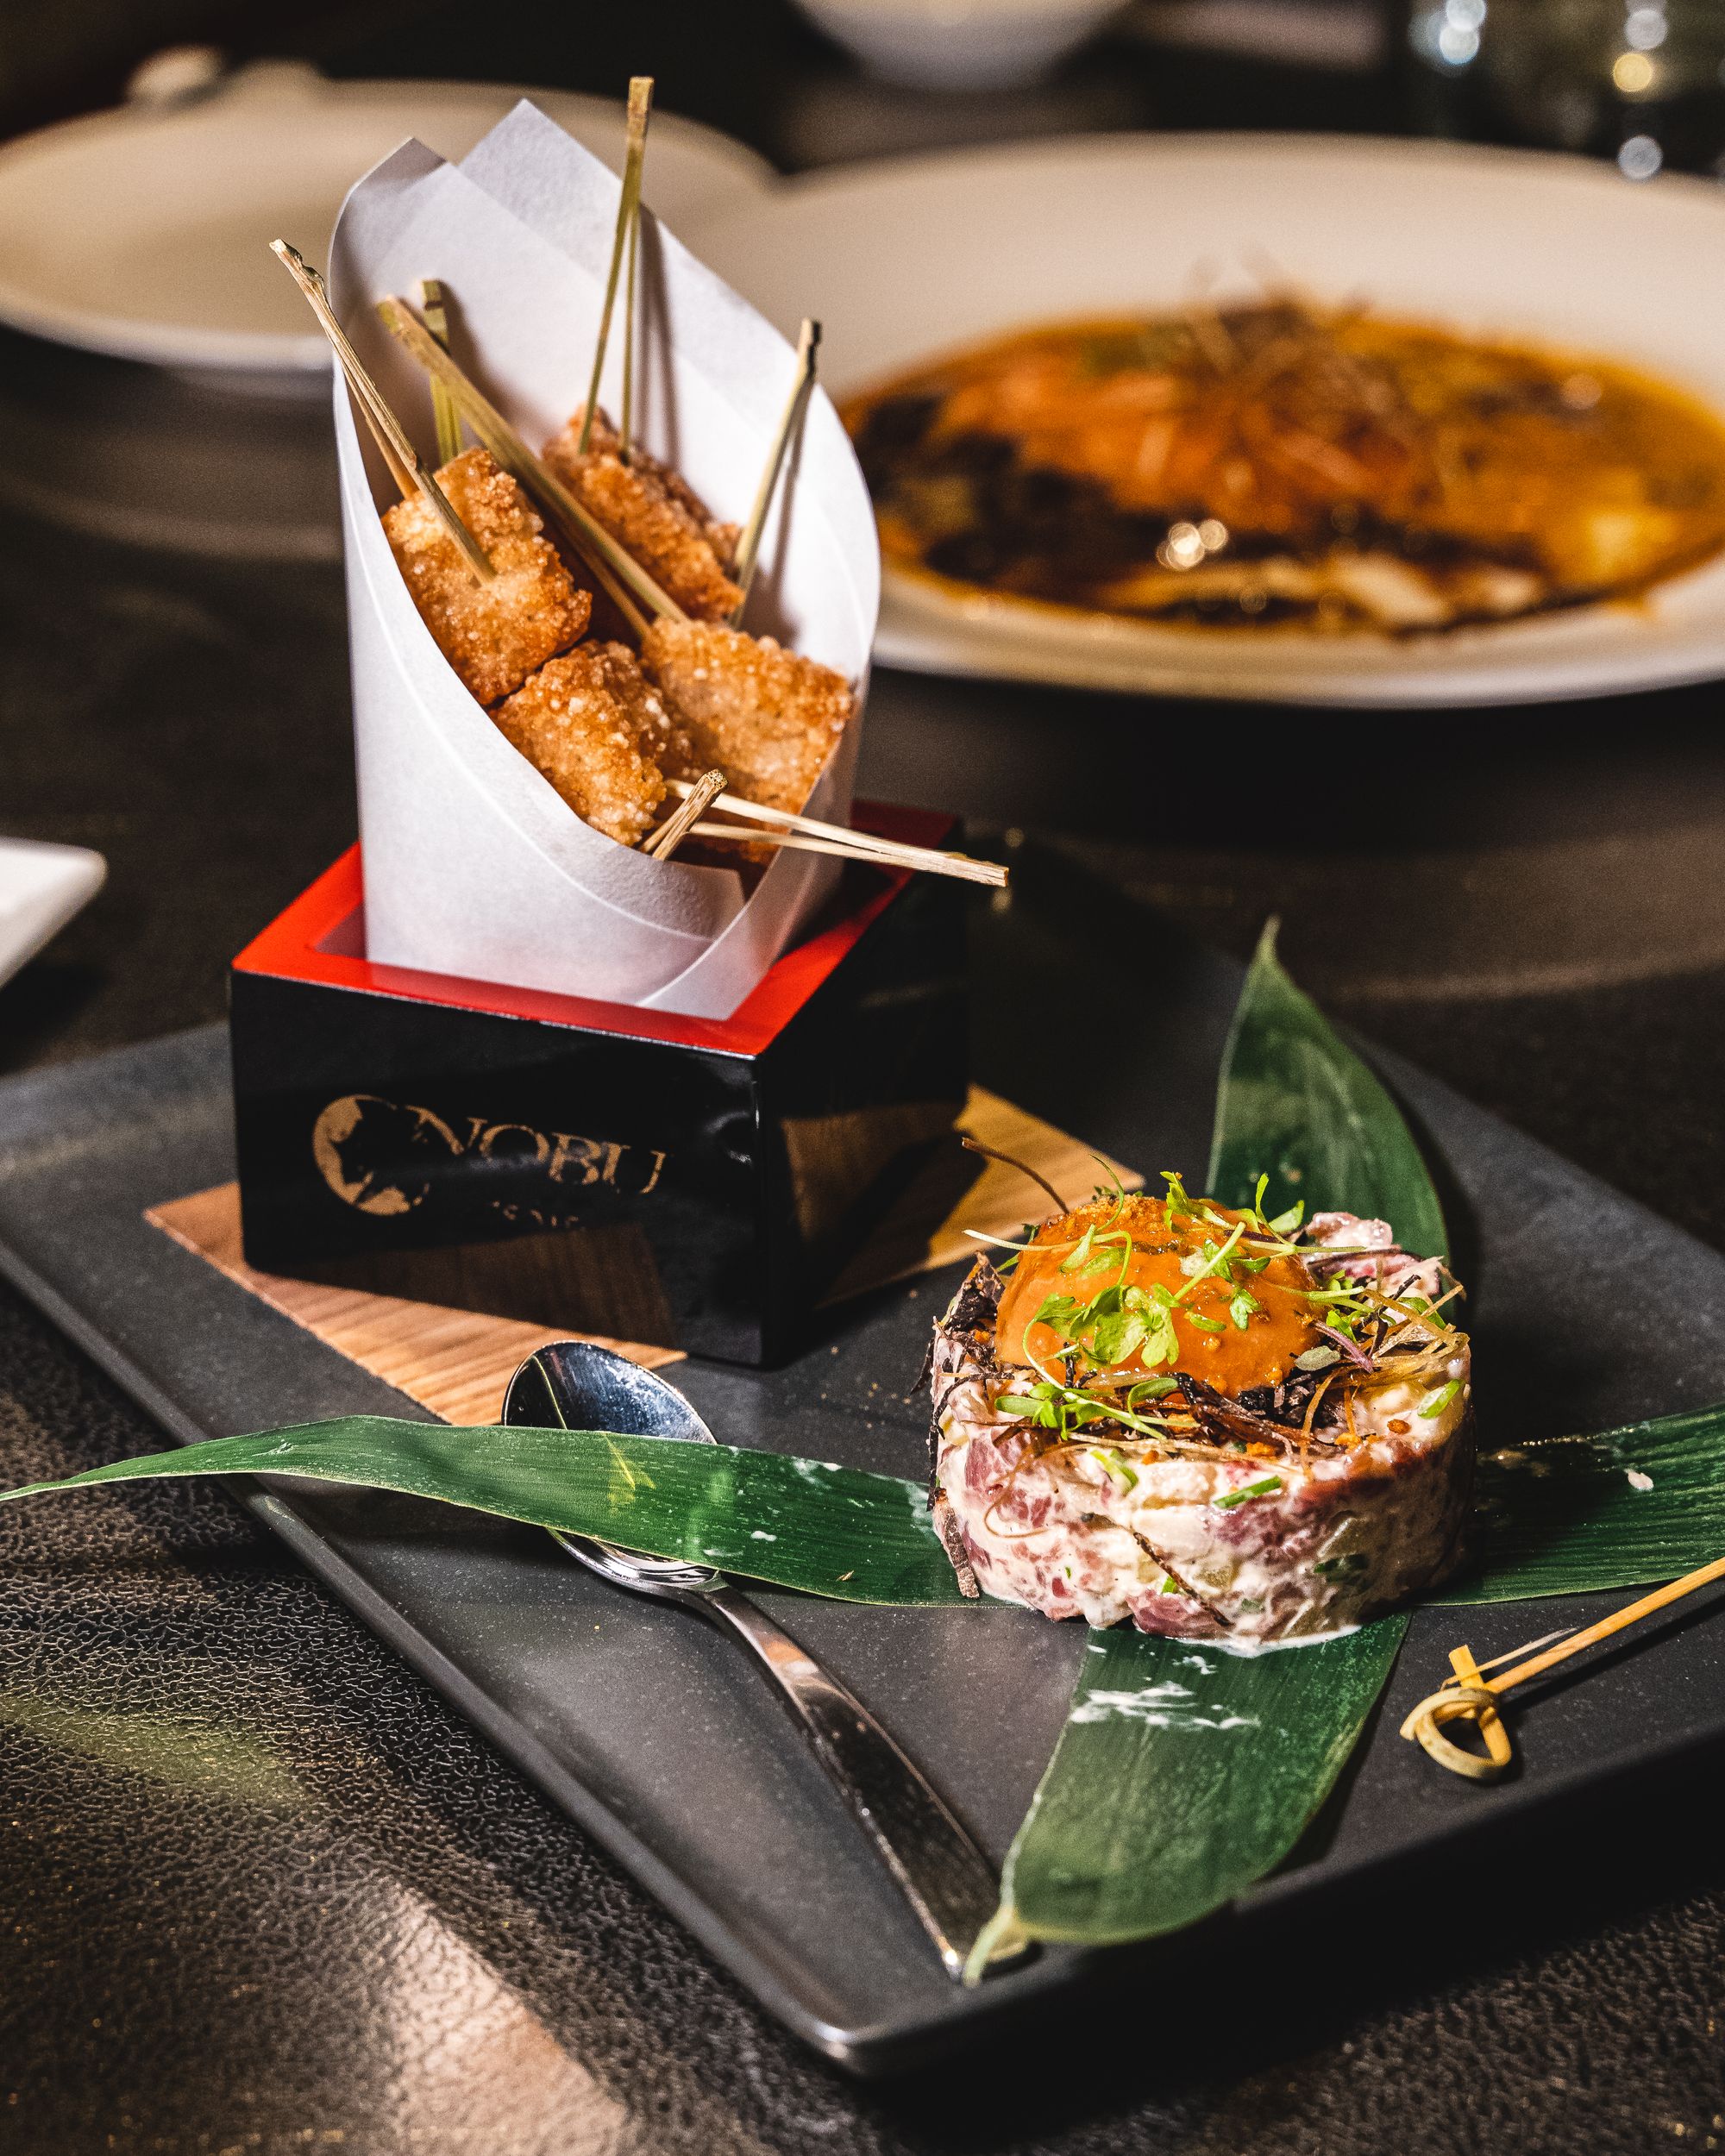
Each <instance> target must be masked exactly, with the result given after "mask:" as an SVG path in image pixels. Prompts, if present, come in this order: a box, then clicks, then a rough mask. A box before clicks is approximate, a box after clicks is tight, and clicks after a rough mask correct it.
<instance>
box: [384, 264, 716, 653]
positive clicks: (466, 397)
mask: <svg viewBox="0 0 1725 2156" xmlns="http://www.w3.org/2000/svg"><path fill="white" fill-rule="evenodd" d="M378 313H379V314H380V316H381V317H382V318H383V323H384V327H385V328H386V329H387V330H388V331H389V333H390V335H392V337H394V338H395V339H396V340H397V341H398V342H399V343H401V344H404V345H405V347H406V348H407V349H408V351H409V352H410V353H411V354H412V355H413V357H414V358H415V359H416V360H418V362H419V364H420V365H421V367H423V368H424V369H425V371H426V373H428V374H429V375H430V376H431V378H432V379H433V380H434V381H442V382H443V383H445V384H446V385H448V387H449V393H450V395H451V396H452V397H453V398H455V403H456V404H457V405H458V406H459V408H460V410H461V417H463V418H464V419H465V420H466V421H467V424H468V426H470V427H471V428H472V429H473V430H474V434H475V435H477V436H478V437H479V439H480V442H481V443H482V444H483V445H484V447H485V448H487V449H488V450H490V452H491V454H492V456H493V457H495V458H496V460H497V461H498V463H499V465H501V466H502V467H503V469H504V470H505V472H507V473H509V475H510V477H511V479H514V480H515V482H516V483H517V486H522V487H524V488H525V489H526V491H527V492H529V493H530V494H532V495H534V496H535V497H536V498H537V500H538V501H539V502H540V504H541V505H542V506H543V508H545V509H546V510H547V511H549V513H550V514H551V516H552V517H554V518H555V521H556V523H558V525H559V526H560V528H561V530H562V532H563V534H564V536H565V537H566V538H567V539H568V541H569V543H570V544H571V545H572V546H573V547H574V548H575V549H576V550H577V552H579V553H580V555H581V557H582V558H583V560H584V561H586V563H587V564H588V566H589V567H591V568H592V569H593V573H595V575H597V576H598V578H599V581H600V582H601V584H603V586H605V592H606V593H607V594H608V595H609V597H610V598H611V599H612V600H613V601H615V603H616V605H617V606H618V609H619V611H621V612H622V614H623V616H624V619H625V620H626V621H627V622H628V623H629V624H630V628H631V629H633V630H634V631H635V633H636V635H637V636H642V635H643V634H644V633H645V631H646V628H647V616H646V615H645V614H643V611H641V606H640V605H637V603H636V601H637V599H639V600H640V601H641V602H642V603H643V605H645V606H646V607H647V608H648V609H649V610H650V611H651V612H652V613H655V614H668V615H669V616H670V617H672V619H673V620H674V621H687V619H688V616H687V614H686V613H685V612H684V611H683V609H682V608H681V606H679V605H678V604H677V602H676V601H675V600H674V599H673V598H672V597H671V595H670V593H669V592H667V591H665V590H663V589H662V586H660V585H658V584H657V583H656V582H655V580H654V579H653V578H652V577H650V576H649V574H648V573H647V572H646V570H645V569H643V567H641V565H640V563H639V562H638V561H636V560H635V559H634V557H633V556H632V555H628V554H626V553H624V549H623V548H621V547H619V546H618V543H617V542H616V540H614V539H613V538H612V536H611V534H610V533H609V532H608V531H607V530H605V526H604V525H603V524H601V523H599V521H598V519H597V518H596V517H593V514H592V513H591V511H588V510H587V509H586V507H585V506H584V505H582V504H581V503H580V502H579V501H577V500H576V498H575V497H574V495H573V494H572V493H571V492H569V490H568V487H567V486H564V484H563V482H562V481H561V479H559V478H558V477H557V475H556V473H555V472H553V471H552V470H551V469H550V467H549V466H548V465H547V464H545V463H544V462H543V460H542V459H540V458H539V457H536V456H535V455H534V454H533V452H532V450H530V448H528V446H527V444H526V443H525V442H524V441H523V440H522V439H521V436H519V435H518V434H517V432H516V431H515V429H514V428H513V427H511V425H510V423H509V422H508V420H506V419H505V417H504V416H503V414H502V413H501V412H500V411H499V410H498V409H497V407H496V405H495V404H492V401H491V399H490V398H488V397H487V396H486V393H485V392H484V391H483V390H481V389H480V387H479V386H478V385H477V384H475V383H474V382H471V381H469V380H468V379H467V376H466V375H465V374H464V373H462V372H461V368H460V367H459V366H458V365H457V364H456V362H455V360H454V359H452V358H451V357H450V355H449V353H447V352H446V351H444V349H443V348H442V345H440V344H439V343H438V342H437V340H436V338H435V337H434V336H433V335H431V333H430V330H429V329H427V328H426V327H425V325H424V323H423V322H421V321H420V319H419V317H418V316H417V315H416V314H415V313H414V311H413V310H412V308H411V306H410V305H409V304H408V303H407V302H406V301H405V299H401V298H392V299H380V301H379V302H378ZM630 593H633V594H634V595H635V596H634V597H632V598H631V597H630Z"/></svg>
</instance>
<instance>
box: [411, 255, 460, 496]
mask: <svg viewBox="0 0 1725 2156" xmlns="http://www.w3.org/2000/svg"><path fill="white" fill-rule="evenodd" d="M419 303H420V312H421V313H422V314H423V316H424V317H425V327H426V328H427V329H429V330H430V332H431V334H432V335H433V336H434V337H436V340H437V342H438V343H439V344H441V345H442V348H443V349H444V350H445V351H446V352H447V351H448V350H449V316H448V315H447V314H445V313H444V311H443V287H442V285H441V284H440V283H439V281H438V280H437V279H436V278H435V277H422V278H421V279H420V280H419ZM431 422H432V424H433V425H434V426H435V427H436V429H437V461H438V463H439V464H440V465H444V464H453V463H454V462H455V459H456V458H457V457H458V456H460V454H461V411H460V408H459V407H458V406H457V404H456V403H455V398H453V397H451V396H450V394H449V385H447V383H443V382H439V381H433V383H432V385H431Z"/></svg>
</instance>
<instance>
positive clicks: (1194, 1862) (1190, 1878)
mask: <svg viewBox="0 0 1725 2156" xmlns="http://www.w3.org/2000/svg"><path fill="white" fill-rule="evenodd" d="M1407 1626H1408V1620H1407V1619H1406V1618H1405V1617H1389V1618H1385V1619H1383V1620H1381V1621H1380V1622H1378V1623H1377V1624H1374V1625H1368V1626H1364V1628H1363V1629H1362V1630H1360V1631H1358V1632H1355V1633H1348V1634H1347V1635H1346V1637H1344V1638H1342V1639H1327V1640H1322V1641H1319V1642H1314V1644H1313V1645H1310V1646H1308V1647H1300V1648H1293V1649H1289V1650H1287V1651H1283V1652H1279V1653H1273V1654H1260V1655H1255V1656H1251V1657H1247V1656H1244V1655H1232V1654H1224V1653H1222V1652H1221V1651H1220V1650H1219V1649H1217V1648H1215V1647H1212V1646H1208V1645H1194V1644H1193V1643H1192V1642H1191V1641H1189V1640H1182V1639H1152V1638H1150V1637H1148V1636H1146V1635H1145V1633H1138V1632H1134V1631H1132V1630H1131V1629H1130V1628H1129V1627H1120V1628H1117V1629H1115V1630H1113V1631H1112V1632H1093V1633H1091V1634H1090V1639H1089V1645H1088V1648H1087V1650H1086V1651H1085V1655H1084V1667H1083V1670H1082V1673H1081V1675H1080V1677H1079V1682H1078V1687H1077V1689H1076V1692H1075V1693H1074V1694H1073V1698H1072V1706H1071V1708H1070V1711H1069V1714H1068V1715H1067V1718H1066V1727H1065V1728H1064V1729H1063V1731H1062V1733H1061V1737H1060V1742H1059V1744H1058V1745H1057V1748H1056V1750H1055V1754H1054V1758H1053V1759H1052V1760H1051V1762H1050V1764H1049V1768H1048V1771H1047V1773H1046V1774H1045V1775H1044V1777H1043V1779H1042V1785H1041V1787H1040V1788H1039V1789H1038V1790H1037V1793H1036V1796H1035V1797H1034V1799H1033V1800H1032V1804H1031V1808H1030V1812H1029V1814H1028V1816H1027V1817H1026V1821H1025V1823H1024V1825H1023V1826H1022V1827H1020V1828H1019V1834H1018V1839H1017V1840H1016V1841H1014V1843H1013V1847H1012V1852H1011V1854H1010V1855H1009V1856H1008V1858H1007V1865H1006V1872H1005V1876H1004V1878H1003V1880H1002V1883H1001V1897H1002V1902H1003V1903H1004V1904H1005V1905H1006V1906H1007V1907H1009V1908H1011V1909H1012V1911H1013V1913H1014V1915H1016V1917H1017V1920H1018V1922H1019V1926H1020V1927H1022V1928H1023V1929H1024V1931H1025V1932H1026V1933H1027V1934H1030V1935H1031V1936H1032V1938H1037V1939H1053V1940H1070V1941H1075V1942H1082V1944H1084V1945H1086V1946H1105V1945H1108V1944H1111V1943H1119V1942H1120V1941H1123V1940H1131V1939H1147V1938H1151V1937H1154V1936H1155V1935H1156V1934H1158V1933H1162V1932H1171V1931H1176V1930H1178V1929H1179V1928H1180V1927H1182V1926H1183V1925H1187V1924H1192V1923H1195V1922H1196V1921H1197V1920H1198V1919H1199V1918H1200V1917H1201V1916H1207V1915H1209V1914H1210V1912H1211V1911H1212V1910H1214V1909H1216V1908H1220V1907H1221V1906H1222V1904H1223V1903H1224V1902H1228V1901H1231V1900H1232V1899H1233V1896H1235V1895H1237V1894H1239V1893H1240V1892H1241V1891H1242V1890H1244V1889H1245V1888H1246V1887H1248V1886H1250V1885H1251V1883H1252V1881H1253V1880H1254V1879H1258V1878H1261V1877H1263V1876H1264V1873H1265V1872H1266V1871H1270V1869H1271V1868H1272V1867H1273V1866H1274V1865H1277V1864H1279V1863H1280V1862H1281V1861H1282V1859H1283V1857H1285V1856H1286V1855H1287V1853H1288V1852H1289V1850H1290V1849H1291V1848H1292V1847H1293V1846H1294V1844H1295V1842H1296V1841H1297V1840H1298V1839H1299V1838H1300V1835H1301V1833H1302V1831H1303V1830H1304V1828H1305V1827H1306V1826H1307V1824H1308V1822H1309V1821H1310V1820H1311V1819H1312V1817H1313V1815H1314V1813H1315V1812H1316V1811H1317V1809H1318V1807H1319V1806H1320V1804H1321V1803H1322V1802H1323V1801H1324V1799H1325V1798H1326V1797H1327V1796H1328V1795H1329V1792H1330V1789H1331V1788H1332V1787H1333V1784H1334V1782H1335V1779H1336V1777H1337V1776H1338V1775H1339V1773H1340V1772H1341V1771H1342V1768H1343V1767H1344V1766H1345V1765H1346V1763H1347V1759H1348V1755H1349V1754H1350V1753H1351V1752H1352V1750H1353V1747H1354V1745H1355V1743H1356V1741H1357V1740H1358V1736H1359V1733H1360V1731H1361V1729H1362V1728H1363V1727H1364V1723H1365V1720H1366V1717H1367V1715H1368V1714H1371V1709H1372V1706H1373V1703H1374V1702H1375V1701H1376V1700H1377V1695H1378V1693H1379V1692H1380V1691H1381V1690H1382V1689H1383V1683H1384V1680H1385V1678H1387V1677H1388V1676H1389V1670H1390V1667H1391V1665H1392V1664H1394V1662H1395V1660H1396V1650H1397V1649H1398V1648H1399V1647H1400V1645H1401V1644H1402V1633H1404V1632H1405V1631H1406V1630H1407Z"/></svg>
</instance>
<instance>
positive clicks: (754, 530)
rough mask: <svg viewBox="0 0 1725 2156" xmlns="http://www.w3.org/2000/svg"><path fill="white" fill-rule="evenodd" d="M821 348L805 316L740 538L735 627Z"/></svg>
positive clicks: (745, 601) (814, 324) (733, 615)
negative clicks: (793, 364) (775, 426)
mask: <svg viewBox="0 0 1725 2156" xmlns="http://www.w3.org/2000/svg"><path fill="white" fill-rule="evenodd" d="M819 348H820V324H819V323H818V322H812V321H810V320H809V319H808V317H806V316H805V317H804V318H803V326H802V329H801V331H800V334H799V335H798V337H797V373H796V379H795V381H794V382H793V384H792V385H791V393H790V396H789V398H787V400H786V404H785V409H784V411H782V412H781V415H780V417H779V427H778V431H777V433H776V434H775V436H773V446H772V448H770V449H769V450H768V453H767V461H766V464H765V466H764V467H763V468H762V473H761V484H760V485H759V486H757V487H756V490H755V501H754V505H753V506H752V507H751V508H750V511H749V522H748V523H746V524H745V525H744V526H743V536H742V538H741V539H739V540H738V541H737V574H736V581H737V585H738V586H739V587H740V588H741V590H742V592H743V596H742V598H741V599H738V600H737V604H736V605H735V606H733V607H732V608H731V627H732V628H733V629H735V628H736V627H737V625H738V624H739V623H740V622H741V621H742V619H743V608H744V607H745V606H747V605H748V604H749V587H750V585H751V584H752V583H753V582H754V581H755V569H756V562H757V561H758V560H759V558H760V553H761V536H762V533H763V532H764V531H765V530H766V529H767V516H768V511H769V510H770V509H771V508H772V506H773V495H774V492H775V489H776V488H777V486H778V484H779V474H780V473H781V471H782V470H783V468H784V463H785V457H786V454H787V451H788V450H789V448H790V446H791V442H792V439H793V436H794V435H795V433H796V430H797V429H798V427H799V426H800V424H801V422H802V416H803V414H804V412H805V411H806V410H807V408H808V400H809V398H811V397H812V395H813V393H814V371H815V354H816V352H817V351H818V350H819Z"/></svg>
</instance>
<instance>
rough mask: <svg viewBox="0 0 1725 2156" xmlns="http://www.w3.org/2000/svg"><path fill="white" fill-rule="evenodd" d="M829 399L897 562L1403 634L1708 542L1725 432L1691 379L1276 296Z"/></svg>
mask: <svg viewBox="0 0 1725 2156" xmlns="http://www.w3.org/2000/svg"><path fill="white" fill-rule="evenodd" d="M844 418H845V423H846V425H847V426H848V427H849V428H850V431H851V434H852V436H854V438H855V440H856V447H857V452H858V454H859V456H860V458H861V460H862V467H863V470H864V472H865V473H866V474H867V476H868V479H869V486H870V489H871V491H872V492H873V494H874V498H875V507H876V511H877V514H878V517H879V519H880V526H881V545H882V550H883V552H884V554H885V555H886V558H887V561H888V563H889V564H890V565H891V566H893V567H896V568H898V569H900V570H901V571H909V572H913V573H918V574H919V575H922V576H925V577H931V578H935V579H938V580H941V581H942V582H943V583H944V584H945V585H946V586H949V587H951V588H954V589H956V590H958V591H960V592H969V593H970V594H971V595H973V596H974V595H975V594H977V593H988V594H993V595H995V596H997V597H1003V598H1011V599H1021V600H1030V601H1035V602H1041V603H1044V604H1051V605H1057V606H1061V607H1065V608H1079V609H1082V610H1084V611H1088V612H1101V613H1104V614H1109V615H1114V616H1120V617H1136V618H1139V619H1157V620H1174V621H1180V620H1185V621H1196V622H1206V623H1211V624H1217V625H1230V626H1234V627H1237V628H1250V627H1255V626H1263V625H1265V624H1277V623H1281V624H1299V625H1301V626H1304V627H1307V628H1310V629H1315V630H1336V631H1344V632H1345V631H1348V630H1378V631H1384V632H1389V633H1391V634H1404V635H1405V634H1414V633H1419V632H1430V631H1433V630H1446V629H1452V628H1455V627H1458V626H1459V625H1461V624H1465V623H1470V622H1481V621H1501V620H1506V619H1509V618H1513V617H1517V616H1521V615H1527V614H1531V613H1536V612H1540V611H1544V610H1546V609H1549V608H1553V607H1559V606H1570V605H1579V604H1583V603H1586V602H1590V601H1596V600H1599V599H1612V598H1623V597H1628V596H1632V595H1635V594H1638V593H1640V592H1645V591H1646V590H1647V589H1648V587H1649V586H1652V585H1653V584H1656V583H1658V582H1659V581H1660V580H1662V579H1664V578H1666V577H1669V576H1672V575H1673V574H1675V573H1678V572H1679V571H1681V570H1684V569H1686V568H1690V567H1695V566H1697V564H1699V563H1701V562H1703V561H1706V560H1707V559H1709V557H1710V556H1711V555H1715V554H1716V553H1717V552H1718V551H1719V550H1720V548H1722V546H1725V425H1722V423H1721V422H1720V420H1719V419H1718V418H1717V417H1716V416H1715V415H1714V414H1713V413H1712V412H1711V411H1709V410H1708V409H1707V408H1706V407H1705V406H1704V405H1703V404H1700V403H1699V402H1697V400H1696V399H1695V398H1691V397H1690V396H1689V395H1687V394H1686V393H1685V392H1682V391H1680V390H1678V389H1676V388H1674V387H1672V386H1670V385H1667V384H1665V383H1662V382H1659V381H1657V380H1654V379H1651V378H1650V377H1648V376H1646V375H1642V374H1640V373H1635V372H1634V371H1633V370H1632V369H1630V368H1628V367H1620V366H1617V365H1615V364H1614V363H1612V362H1609V361H1606V360H1597V359H1592V358H1582V357H1578V356H1574V355H1569V354H1560V353H1553V352H1546V351H1540V350H1538V349H1535V348H1531V347H1527V346H1521V345H1511V344H1499V343H1490V342H1474V341H1471V340H1469V339H1466V338H1463V337H1458V336H1453V335H1449V334H1448V333H1447V332H1445V331H1442V330H1439V329H1430V328H1426V327H1421V326H1420V325H1418V324H1414V323H1396V322H1390V321H1381V320H1378V319H1377V318H1375V317H1371V316H1370V315H1365V314H1359V313H1354V314H1342V313H1336V312H1323V311H1320V310H1315V309H1311V308H1308V307H1305V306H1303V305H1300V304H1295V303H1293V302H1290V301H1286V300H1280V299H1277V300H1270V301H1265V302H1264V303H1262V304H1256V305H1252V306H1249V307H1241V308H1237V309H1233V310H1229V311H1226V312H1214V311H1208V310H1196V309H1195V310H1189V311H1187V312H1186V313H1184V314H1181V315H1167V316H1160V317H1146V318H1144V319H1135V320H1118V321H1113V320H1111V321H1100V322H1086V323H1071V324H1066V325H1062V326H1058V327H1052V328H1046V329H1034V330H1030V331H1026V332H1025V333H1023V334H1021V335H1014V336H1011V337H1006V338H1002V339H1000V340H998V341H996V342H991V343H989V344H987V345H983V346H980V347H978V348H975V349H974V350H971V351H969V352H965V353H962V354H958V355H957V356H955V357H952V358H950V359H946V360H941V361H939V362H937V363H934V364H931V365H930V366H928V367H924V368H921V369H919V370H917V371H916V372H914V373H908V374H905V375H902V376H900V377H899V378H897V379H895V380H894V381H891V382H889V383H887V384H885V385H882V386H881V387H880V388H878V389H875V390H874V391H871V392H869V393H867V394H866V395H862V396H859V397H857V398H853V399H852V400H851V401H850V403H849V404H848V405H847V406H846V408H845V411H844Z"/></svg>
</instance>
